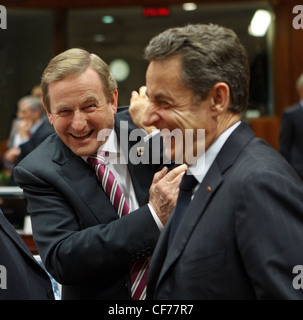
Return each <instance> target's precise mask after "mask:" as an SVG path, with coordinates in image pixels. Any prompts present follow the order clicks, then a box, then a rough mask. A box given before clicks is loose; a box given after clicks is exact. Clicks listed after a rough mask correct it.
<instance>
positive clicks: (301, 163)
mask: <svg viewBox="0 0 303 320" xmlns="http://www.w3.org/2000/svg"><path fill="white" fill-rule="evenodd" d="M302 124H303V107H302V106H301V105H300V104H299V103H297V104H295V105H293V106H291V107H290V108H289V109H287V110H286V111H285V112H284V113H283V116H282V123H281V133H280V152H281V154H282V155H283V156H284V157H285V159H286V160H287V161H288V162H289V163H290V164H291V165H292V166H293V167H294V168H295V170H296V171H297V172H298V173H299V175H300V176H301V178H303V125H302Z"/></svg>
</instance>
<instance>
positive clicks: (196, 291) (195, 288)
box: [147, 123, 303, 300]
mask: <svg viewBox="0 0 303 320" xmlns="http://www.w3.org/2000/svg"><path fill="white" fill-rule="evenodd" d="M302 199H303V184H302V181H301V179H300V178H299V176H298V175H297V174H296V172H295V171H294V170H293V168H292V167H291V166H290V165H289V164H288V163H287V162H286V161H285V160H284V159H283V157H282V156H281V155H280V154H279V153H278V152H276V151H275V150H274V149H273V148H271V147H270V146H269V145H268V144H267V143H266V142H265V141H263V140H261V139H258V138H256V137H255V136H254V134H253V132H252V131H251V129H250V128H249V127H248V126H247V125H246V124H244V123H242V124H241V125H240V126H239V127H238V128H237V129H236V130H235V131H234V132H233V133H232V134H231V136H230V137H229V139H228V140H227V142H226V143H225V145H224V146H223V148H222V149H221V151H220V152H219V154H218V156H217V158H216V159H215V161H214V163H213V164H212V166H211V168H210V169H209V171H208V173H207V174H206V176H205V178H204V180H203V181H202V183H201V184H200V186H199V189H198V190H197V192H196V194H195V197H194V198H193V200H192V201H191V203H190V206H189V207H188V209H187V211H186V214H185V216H184V218H183V220H182V222H181V224H180V227H179V229H178V230H177V233H176V234H175V237H174V239H173V242H172V243H171V246H170V249H169V251H168V252H167V242H168V237H169V232H170V227H171V221H172V220H171V218H170V219H169V221H168V222H167V224H166V226H165V228H164V231H163V233H162V234H161V236H160V238H159V241H158V244H157V246H156V249H155V252H154V254H153V257H152V260H151V266H150V269H149V276H148V287H147V294H148V298H149V299H193V300H194V299H232V300H233V299H302V298H303V290H296V289H294V287H293V285H292V281H293V278H294V277H295V276H296V274H293V268H294V266H296V265H302V264H303V201H302ZM172 216H173V214H172Z"/></svg>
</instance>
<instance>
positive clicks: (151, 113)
mask: <svg viewBox="0 0 303 320" xmlns="http://www.w3.org/2000/svg"><path fill="white" fill-rule="evenodd" d="M159 120H160V116H159V114H158V113H157V109H156V107H154V106H152V105H151V104H148V106H147V108H146V110H145V112H144V115H143V118H142V123H143V125H144V126H147V127H151V126H155V127H157V125H156V123H157V122H158V121H159Z"/></svg>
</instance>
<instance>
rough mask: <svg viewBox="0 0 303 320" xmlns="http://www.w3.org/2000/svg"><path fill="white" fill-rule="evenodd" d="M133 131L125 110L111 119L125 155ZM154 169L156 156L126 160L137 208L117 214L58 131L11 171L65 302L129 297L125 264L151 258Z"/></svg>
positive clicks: (134, 143) (157, 166)
mask: <svg viewBox="0 0 303 320" xmlns="http://www.w3.org/2000/svg"><path fill="white" fill-rule="evenodd" d="M122 121H124V122H123V123H122ZM126 126H128V131H126V129H127V128H126ZM133 129H135V127H134V125H133V124H132V122H131V121H130V117H129V114H128V111H127V110H126V111H121V112H119V113H118V114H117V115H116V116H115V130H116V133H117V135H118V138H119V139H120V144H121V147H122V148H123V149H124V150H123V152H124V155H126V154H128V152H130V155H131V154H132V155H134V153H135V154H136V153H137V148H138V142H137V140H136V141H128V136H129V134H130V133H131V131H132V130H133ZM158 136H159V135H158ZM139 140H140V139H139ZM123 141H127V143H126V144H124V142H123ZM159 141H160V139H159ZM149 146H152V143H150V144H149ZM148 151H149V150H148V147H145V150H144V155H143V156H144V157H145V155H146V156H147V157H149V156H152V153H151V152H150V153H149V152H148ZM143 156H142V157H143ZM145 160H147V159H145ZM160 168H161V161H160V162H158V163H157V164H142V163H140V164H138V165H134V164H132V163H131V162H130V161H129V162H128V170H129V173H130V176H131V179H132V182H133V186H134V189H135V193H136V196H137V200H138V202H139V205H140V208H139V209H138V210H136V211H134V212H132V213H130V214H128V215H127V216H125V217H123V218H121V219H118V215H117V213H116V211H115V209H114V207H113V206H112V204H111V203H110V201H109V199H108V197H107V196H106V193H105V192H104V190H103V188H102V185H101V183H100V182H99V180H98V178H97V176H96V174H95V171H94V170H93V169H92V168H91V167H90V166H89V165H88V164H87V163H86V162H85V161H84V160H83V159H82V158H81V157H79V156H76V155H75V154H74V153H72V152H71V150H70V149H69V148H67V147H66V146H65V145H64V144H63V142H62V141H61V140H60V138H59V137H58V136H57V135H56V134H54V135H51V136H50V137H48V138H47V139H46V140H45V141H44V142H43V143H42V144H41V145H39V146H38V147H37V148H36V149H35V150H34V151H33V152H32V153H31V154H30V155H29V156H28V157H26V158H25V159H24V160H23V161H22V162H21V163H20V164H19V165H18V166H17V167H16V168H15V171H14V173H15V179H16V181H17V182H18V184H19V185H20V186H21V188H23V189H24V195H25V197H26V198H27V200H28V212H29V213H30V214H31V218H32V226H33V235H34V239H35V242H36V244H37V248H38V251H39V254H40V255H41V257H42V260H43V262H44V264H45V266H46V269H47V270H48V271H49V272H50V274H51V275H52V276H53V277H54V278H55V279H56V280H57V281H58V282H59V283H61V284H63V287H62V294H63V299H130V298H131V294H130V277H129V274H130V270H129V268H130V265H131V263H132V262H134V261H137V260H138V259H142V258H146V257H148V256H150V255H151V253H152V252H153V250H154V247H155V245H156V242H157V240H158V237H159V234H160V231H159V229H158V227H157V225H156V223H155V221H154V219H153V217H152V215H151V213H150V211H149V208H148V206H147V203H148V200H149V187H150V185H151V182H152V179H153V176H154V173H155V172H157V171H158V170H159V169H160Z"/></svg>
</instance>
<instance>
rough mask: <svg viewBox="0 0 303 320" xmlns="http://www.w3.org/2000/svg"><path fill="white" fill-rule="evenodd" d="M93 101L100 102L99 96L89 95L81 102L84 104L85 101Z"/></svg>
mask: <svg viewBox="0 0 303 320" xmlns="http://www.w3.org/2000/svg"><path fill="white" fill-rule="evenodd" d="M92 101H93V102H99V99H98V98H97V97H95V96H88V97H86V98H85V99H83V100H82V101H81V103H80V104H84V103H87V102H92Z"/></svg>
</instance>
